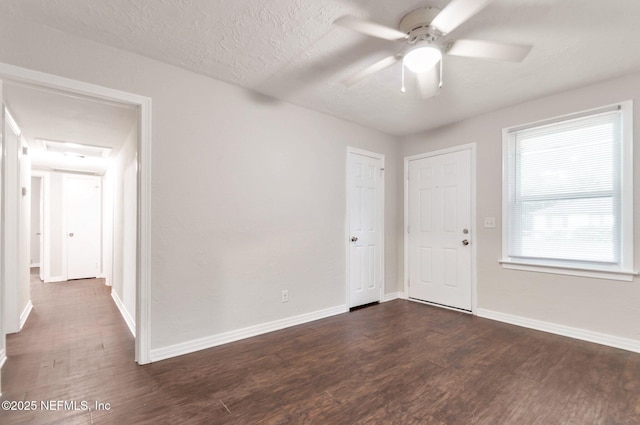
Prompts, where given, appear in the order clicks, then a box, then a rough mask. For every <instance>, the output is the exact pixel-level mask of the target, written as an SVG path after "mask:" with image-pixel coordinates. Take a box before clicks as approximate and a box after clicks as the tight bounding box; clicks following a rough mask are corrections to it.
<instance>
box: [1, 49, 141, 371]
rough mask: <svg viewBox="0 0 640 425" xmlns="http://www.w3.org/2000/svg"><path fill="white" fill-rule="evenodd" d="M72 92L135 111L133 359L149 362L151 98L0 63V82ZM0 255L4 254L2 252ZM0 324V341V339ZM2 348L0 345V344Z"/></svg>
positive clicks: (2, 331)
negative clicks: (136, 174) (122, 105)
mask: <svg viewBox="0 0 640 425" xmlns="http://www.w3.org/2000/svg"><path fill="white" fill-rule="evenodd" d="M5 79H7V80H11V81H15V82H21V83H25V84H29V85H33V86H37V87H42V88H48V89H52V90H60V91H63V92H65V93H72V94H73V93H76V94H79V95H82V96H89V97H92V98H97V99H102V100H105V101H112V102H117V103H120V104H125V105H131V106H134V107H136V108H137V109H138V143H137V152H138V164H137V165H138V191H137V194H138V198H137V229H138V231H137V235H136V236H137V248H136V251H137V254H136V256H137V260H136V266H137V267H136V268H137V276H136V277H137V282H136V286H137V289H136V337H135V360H136V361H137V362H138V364H146V363H150V362H151V356H150V352H151V329H150V326H151V159H152V155H151V144H152V143H151V142H152V136H151V132H152V111H151V98H149V97H146V96H140V95H137V94H133V93H128V92H124V91H121V90H116V89H111V88H108V87H103V86H99V85H96V84H90V83H85V82H83V81H78V80H73V79H71V78H65V77H60V76H57V75H53V74H47V73H44V72H40V71H34V70H32V69H27V68H22V67H19V66H15V65H10V64H6V63H2V62H0V80H5ZM3 255H4V253H3ZM4 336H5V334H4V329H3V328H2V324H1V323H0V338H4ZM0 346H2V345H0Z"/></svg>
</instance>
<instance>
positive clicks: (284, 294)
mask: <svg viewBox="0 0 640 425" xmlns="http://www.w3.org/2000/svg"><path fill="white" fill-rule="evenodd" d="M282 302H283V303H287V302H289V291H287V290H286V289H285V290H283V291H282Z"/></svg>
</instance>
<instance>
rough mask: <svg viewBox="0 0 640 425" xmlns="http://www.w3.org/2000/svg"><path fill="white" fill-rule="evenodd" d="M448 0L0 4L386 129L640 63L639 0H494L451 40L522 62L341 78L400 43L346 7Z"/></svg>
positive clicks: (420, 125)
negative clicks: (419, 85)
mask: <svg viewBox="0 0 640 425" xmlns="http://www.w3.org/2000/svg"><path fill="white" fill-rule="evenodd" d="M447 3H448V1H447V0H429V1H422V0H395V1H393V2H391V1H388V0H387V1H385V0H218V1H211V0H173V1H170V0H154V1H149V0H109V1H99V0H0V13H1V14H7V15H8V16H16V17H18V18H21V19H25V20H29V21H34V22H37V23H40V24H43V25H46V26H49V27H52V28H55V29H58V30H61V31H66V32H69V33H73V34H76V35H79V36H81V37H84V38H88V39H91V40H94V41H97V42H100V43H104V44H108V45H111V46H114V47H118V48H121V49H124V50H129V51H133V52H136V53H139V54H142V55H145V56H148V57H152V58H154V59H157V60H160V61H164V62H167V63H170V64H173V65H176V66H179V67H182V68H186V69H189V70H192V71H194V72H197V73H200V74H204V75H208V76H211V77H213V78H216V79H219V80H223V81H227V82H230V83H232V84H236V85H238V86H242V87H246V88H250V89H253V90H256V91H258V92H260V93H263V94H266V95H269V96H271V97H274V98H277V99H281V100H285V101H288V102H291V103H294V104H297V105H301V106H304V107H307V108H310V109H314V110H318V111H322V112H326V113H329V114H332V115H335V116H338V117H341V118H344V119H347V120H350V121H354V122H357V123H360V124H362V125H365V126H367V127H371V128H376V129H379V130H381V131H383V132H386V133H389V134H393V135H404V134H409V133H414V132H418V131H421V130H425V129H429V128H434V127H437V126H440V125H443V124H446V123H450V122H453V121H457V120H460V119H463V118H467V117H469V116H473V115H477V114H480V113H483V112H487V111H490V110H494V109H498V108H501V107H505V106H508V105H510V104H514V103H518V102H522V101H525V100H528V99H532V98H537V97H540V96H543V95H547V94H550V93H554V92H558V91H562V90H566V89H569V88H572V87H576V86H580V85H584V84H588V83H591V82H595V81H600V80H604V79H608V78H612V77H616V76H619V75H623V74H627V73H630V72H633V71H636V70H640V55H638V54H636V53H635V48H633V47H630V46H633V44H634V43H636V42H637V40H640V25H639V24H638V19H639V18H640V1H638V0H610V1H607V2H603V1H595V0H495V1H493V2H492V3H491V4H490V5H489V6H488V7H486V8H485V9H484V10H482V11H481V12H480V13H479V14H477V15H476V16H474V17H473V18H471V19H470V20H469V21H467V22H466V23H464V24H463V25H462V26H460V27H459V28H458V29H456V30H454V31H453V32H452V33H451V34H450V35H449V37H448V38H449V39H450V40H453V39H456V38H475V39H481V40H490V41H502V42H511V43H521V44H531V45H533V46H534V47H533V50H532V51H531V53H530V54H529V56H528V57H527V58H526V59H525V60H524V62H522V63H515V64H514V63H503V62H498V61H489V60H481V59H469V58H461V57H453V56H447V57H445V61H444V77H443V78H444V87H443V88H442V89H441V91H440V93H439V94H438V95H437V96H436V97H434V98H430V99H426V100H422V99H419V98H418V96H417V95H416V94H415V92H414V91H413V90H412V87H411V84H409V87H408V89H409V90H408V92H407V93H405V94H402V93H400V91H399V88H400V64H396V65H394V66H392V67H390V68H387V69H385V70H383V71H381V72H379V73H377V74H375V75H373V76H371V77H368V78H367V79H365V80H362V81H360V82H358V83H357V84H355V85H353V86H351V87H346V86H344V85H343V84H342V83H341V81H342V80H343V79H344V78H346V77H347V76H349V75H351V74H353V73H355V72H357V71H358V70H360V69H362V68H364V67H365V66H367V65H368V64H370V63H372V62H375V61H376V60H378V59H381V58H383V57H385V56H387V55H389V54H393V53H397V52H398V51H399V50H400V49H401V46H402V45H401V44H400V43H398V42H388V41H383V40H378V39H373V38H370V37H366V36H363V35H360V34H356V33H353V32H351V31H349V30H347V29H344V28H339V27H335V26H334V25H332V22H333V21H334V20H335V19H336V18H338V17H340V16H342V15H345V14H352V15H355V16H358V17H362V18H367V19H371V20H374V21H377V22H379V23H382V24H386V25H388V26H392V27H397V24H398V22H399V20H400V19H401V17H402V16H403V15H404V14H406V13H407V12H408V11H411V10H413V9H415V8H417V7H423V6H427V5H430V6H435V7H439V8H442V7H444V6H445V5H446V4H447Z"/></svg>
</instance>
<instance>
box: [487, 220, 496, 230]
mask: <svg viewBox="0 0 640 425" xmlns="http://www.w3.org/2000/svg"><path fill="white" fill-rule="evenodd" d="M495 227H496V218H495V217H485V218H484V228H485V229H494V228H495Z"/></svg>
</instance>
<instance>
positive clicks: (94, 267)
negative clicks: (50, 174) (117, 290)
mask: <svg viewBox="0 0 640 425" xmlns="http://www.w3.org/2000/svg"><path fill="white" fill-rule="evenodd" d="M100 192H101V190H100V178H99V177H97V176H81V175H78V176H75V175H65V178H64V202H65V219H66V220H65V221H66V241H67V244H66V245H67V279H83V278H89V277H97V276H98V274H99V270H100Z"/></svg>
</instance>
